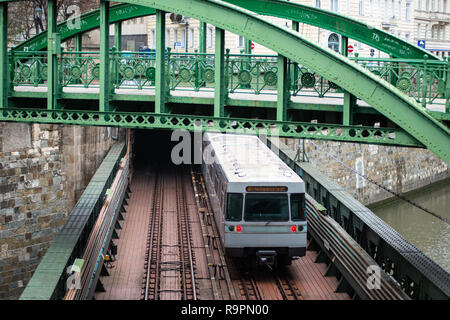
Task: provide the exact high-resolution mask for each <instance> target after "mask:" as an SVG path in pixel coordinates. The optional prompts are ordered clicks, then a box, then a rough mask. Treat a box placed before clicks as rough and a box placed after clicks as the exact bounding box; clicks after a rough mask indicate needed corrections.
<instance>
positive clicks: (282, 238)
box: [202, 133, 307, 266]
mask: <svg viewBox="0 0 450 320" xmlns="http://www.w3.org/2000/svg"><path fill="white" fill-rule="evenodd" d="M203 140H204V142H203V154H204V160H203V164H202V172H203V176H204V178H205V182H206V187H207V190H208V194H209V196H210V200H211V204H212V207H213V210H214V217H215V220H216V223H217V226H218V228H219V230H220V237H221V241H222V244H223V246H224V248H225V254H226V255H229V256H232V257H247V258H250V259H254V261H257V262H259V263H264V264H269V265H278V266H280V265H288V264H290V263H291V261H292V260H293V259H295V258H297V257H301V256H304V255H305V253H306V231H307V230H306V228H307V223H306V216H305V184H304V182H303V180H302V179H301V178H300V177H299V176H298V175H297V174H296V173H295V172H294V171H292V169H290V168H289V167H288V166H287V165H286V164H285V163H284V162H283V161H281V160H280V159H279V158H278V156H277V155H276V154H275V153H274V152H272V151H271V150H270V149H269V148H268V147H267V146H266V145H265V144H264V143H263V142H262V141H261V140H260V139H259V138H258V137H256V136H250V135H235V134H220V133H205V136H204V139H203Z"/></svg>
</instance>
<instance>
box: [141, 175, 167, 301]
mask: <svg viewBox="0 0 450 320" xmlns="http://www.w3.org/2000/svg"><path fill="white" fill-rule="evenodd" d="M156 172H158V170H156ZM162 184H163V179H162V177H161V176H160V174H156V176H155V186H154V191H153V206H152V214H151V224H150V230H149V236H148V237H149V241H148V243H149V244H148V250H147V272H146V275H145V288H144V300H149V291H150V279H151V271H152V266H153V265H154V269H155V279H154V288H153V299H154V300H157V299H158V297H159V295H158V289H159V271H160V252H161V239H162V237H161V226H162V206H161V196H162V192H161V188H162ZM155 242H156V248H154V246H155ZM153 256H156V257H155V259H153Z"/></svg>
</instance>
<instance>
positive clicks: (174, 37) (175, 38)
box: [173, 28, 178, 43]
mask: <svg viewBox="0 0 450 320" xmlns="http://www.w3.org/2000/svg"><path fill="white" fill-rule="evenodd" d="M175 42H178V29H177V28H174V29H173V43H175Z"/></svg>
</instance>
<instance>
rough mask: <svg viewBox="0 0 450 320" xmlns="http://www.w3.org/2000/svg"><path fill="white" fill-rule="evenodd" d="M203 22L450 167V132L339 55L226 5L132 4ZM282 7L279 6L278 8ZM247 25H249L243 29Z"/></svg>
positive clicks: (166, 0) (158, 0)
mask: <svg viewBox="0 0 450 320" xmlns="http://www.w3.org/2000/svg"><path fill="white" fill-rule="evenodd" d="M126 2H127V3H133V4H137V5H147V6H150V7H153V8H157V9H160V10H166V11H174V9H175V8H176V11H177V12H178V13H180V14H183V15H185V16H188V17H191V18H194V19H197V20H200V21H204V22H207V23H210V24H213V25H215V26H216V27H219V28H222V29H224V30H227V31H230V32H233V33H235V34H238V35H240V36H243V37H246V38H248V39H253V40H254V41H255V42H257V43H260V44H261V45H264V46H265V47H267V48H269V49H272V50H274V51H276V52H278V54H280V55H283V56H284V57H286V58H288V59H290V60H292V61H294V62H297V63H299V64H302V65H304V66H306V67H307V68H310V69H312V70H314V71H316V72H317V73H318V74H320V75H321V76H323V77H324V78H326V79H328V80H330V81H332V82H333V83H335V84H336V85H338V86H340V87H341V88H342V89H344V90H346V91H348V92H349V93H351V94H353V95H355V96H357V97H358V98H360V99H362V100H364V101H366V102H367V103H368V104H369V105H371V106H372V107H373V108H375V109H376V110H378V111H379V112H380V113H381V114H383V115H385V116H386V117H388V118H389V119H390V120H392V121H393V122H394V123H396V124H397V125H398V126H400V127H401V128H402V129H403V130H405V131H406V132H407V133H409V134H411V135H412V136H413V137H414V138H416V139H417V140H419V141H420V142H421V143H423V144H424V145H425V146H426V147H427V148H428V149H430V150H431V151H432V152H433V153H435V154H436V155H438V156H439V157H440V158H442V159H443V160H444V161H446V162H447V163H450V131H449V130H448V128H446V127H445V126H444V125H442V124H441V123H439V122H438V121H437V120H435V119H434V118H433V117H431V116H430V115H429V114H428V113H427V112H426V111H425V110H423V109H422V108H421V107H420V106H419V105H418V104H417V103H416V102H415V101H413V100H412V99H411V98H409V97H408V96H406V95H405V94H403V93H402V92H400V91H399V90H398V89H396V88H395V87H393V86H392V85H390V84H388V83H386V81H383V80H381V79H379V77H376V76H374V75H373V74H372V73H370V72H369V71H367V70H365V69H364V68H362V67H361V66H359V65H357V64H355V63H354V62H352V61H350V60H349V59H347V58H346V57H343V56H342V55H340V54H339V53H335V52H332V51H331V50H326V49H323V48H321V47H320V46H318V45H316V44H314V43H312V42H309V41H308V40H306V39H304V38H302V37H301V36H299V35H298V33H296V32H293V31H290V30H286V29H283V28H280V27H278V26H276V25H275V24H272V23H269V22H267V21H264V20H263V19H261V18H259V17H256V16H254V15H253V14H251V13H250V12H248V11H244V10H242V9H240V8H238V7H236V6H232V5H228V4H225V3H224V2H222V1H214V2H210V1H201V0H191V1H188V2H184V1H181V2H180V1H176V0H128V1H126ZM280 3H281V2H280ZM243 21H245V23H243Z"/></svg>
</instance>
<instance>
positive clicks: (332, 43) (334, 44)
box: [328, 33, 340, 52]
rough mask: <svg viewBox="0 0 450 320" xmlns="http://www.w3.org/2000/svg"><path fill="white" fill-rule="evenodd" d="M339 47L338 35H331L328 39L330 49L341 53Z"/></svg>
mask: <svg viewBox="0 0 450 320" xmlns="http://www.w3.org/2000/svg"><path fill="white" fill-rule="evenodd" d="M339 47H340V45H339V36H338V35H337V34H336V33H332V34H330V36H329V37H328V48H330V49H331V50H334V51H336V52H339Z"/></svg>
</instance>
